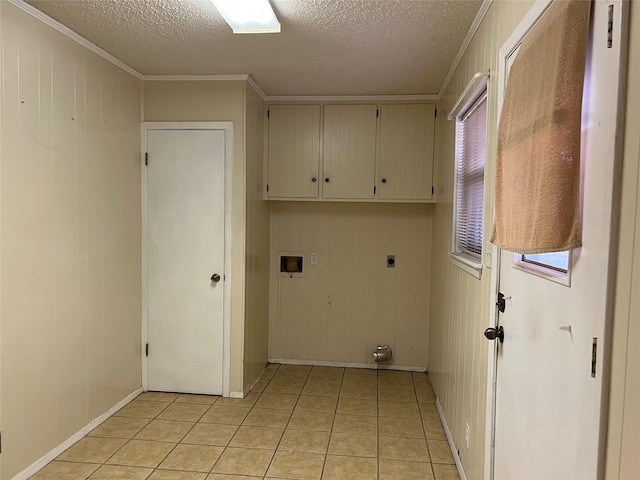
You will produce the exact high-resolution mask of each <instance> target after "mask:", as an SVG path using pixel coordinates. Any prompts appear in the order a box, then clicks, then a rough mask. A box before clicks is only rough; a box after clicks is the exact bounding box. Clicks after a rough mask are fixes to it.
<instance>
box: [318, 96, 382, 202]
mask: <svg viewBox="0 0 640 480" xmlns="http://www.w3.org/2000/svg"><path fill="white" fill-rule="evenodd" d="M376 111H377V106H376V105H325V106H324V130H323V145H324V147H323V155H322V196H323V197H324V198H356V199H364V198H373V187H374V185H375V162H376V128H377V115H376ZM325 179H329V182H328V183H327V182H326V181H325Z"/></svg>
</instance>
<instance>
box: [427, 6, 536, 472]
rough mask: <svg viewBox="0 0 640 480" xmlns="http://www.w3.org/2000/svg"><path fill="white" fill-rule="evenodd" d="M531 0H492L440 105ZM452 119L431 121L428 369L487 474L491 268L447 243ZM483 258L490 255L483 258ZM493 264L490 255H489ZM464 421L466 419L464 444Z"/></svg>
mask: <svg viewBox="0 0 640 480" xmlns="http://www.w3.org/2000/svg"><path fill="white" fill-rule="evenodd" d="M532 4H533V2H532V1H530V0H526V1H518V2H514V1H508V0H496V1H494V2H493V3H492V4H491V7H490V8H489V10H488V12H487V14H486V16H485V18H484V20H483V21H482V23H481V25H480V27H479V29H478V31H477V32H476V34H475V35H474V37H473V39H472V41H471V43H470V45H469V47H468V49H467V51H466V52H465V54H464V56H463V58H462V60H461V62H460V64H459V65H458V67H457V69H456V71H455V73H454V75H453V77H452V78H451V81H450V82H449V84H448V85H447V87H446V90H445V95H444V96H443V99H442V100H441V102H440V105H439V110H441V111H443V112H445V113H448V112H449V111H450V109H451V107H452V106H453V104H454V102H455V101H456V100H457V98H458V96H459V95H460V94H461V93H462V91H463V90H464V88H465V87H466V86H467V84H468V82H469V80H470V79H471V77H472V76H473V75H474V74H475V73H476V72H479V71H486V70H491V72H497V71H498V54H499V49H500V47H501V46H502V44H503V43H504V41H505V40H506V39H507V37H508V36H509V35H510V34H511V32H512V31H513V29H514V28H515V27H516V26H517V24H518V23H519V22H520V20H521V19H522V17H523V16H524V14H525V13H526V12H527V11H528V10H529V8H530V7H531V5H532ZM497 89H498V85H497V83H496V82H490V84H489V100H488V102H489V104H488V107H489V118H488V122H487V128H488V137H487V159H486V169H485V206H484V208H485V209H484V211H485V228H484V238H485V241H486V240H488V239H489V237H490V234H491V225H492V222H493V217H492V212H493V192H494V190H493V189H494V182H493V177H494V174H495V173H494V172H495V156H496V131H497V92H498V90H497ZM454 158H455V123H454V122H452V121H448V120H447V119H446V115H438V118H437V123H436V172H437V178H436V182H435V185H436V188H437V189H438V191H437V197H438V205H437V206H436V209H435V212H434V224H433V230H434V235H433V249H432V258H433V272H432V278H433V279H434V281H433V288H432V292H431V295H432V298H433V299H434V300H433V301H432V302H431V310H430V318H431V322H430V331H429V376H430V378H431V382H432V383H433V387H434V390H435V392H436V394H437V396H438V398H439V400H440V402H441V405H442V408H443V411H444V414H445V417H446V420H447V423H448V425H449V428H450V430H451V434H452V436H453V439H454V442H455V444H456V446H457V448H458V449H459V450H460V457H461V459H462V462H463V465H464V469H465V473H466V475H467V478H469V479H480V478H483V477H484V465H485V462H484V460H485V427H486V423H485V418H486V382H487V358H488V355H489V351H488V349H489V347H490V345H488V342H487V341H486V340H485V338H484V337H483V336H482V332H483V330H484V329H485V328H486V326H487V325H489V302H490V301H491V292H490V283H491V271H490V269H489V268H487V265H485V270H484V272H483V275H482V279H481V280H477V279H476V278H475V277H473V276H471V275H470V274H468V273H466V272H465V271H463V270H461V269H460V268H458V267H456V266H454V265H453V264H452V263H451V260H450V258H449V252H450V251H451V235H452V233H451V232H452V215H453V171H454ZM484 260H485V261H487V260H488V259H487V258H485V259H484ZM487 264H488V266H489V267H490V261H487ZM465 423H468V424H469V426H470V433H471V435H470V442H469V448H466V445H465V428H466V427H465Z"/></svg>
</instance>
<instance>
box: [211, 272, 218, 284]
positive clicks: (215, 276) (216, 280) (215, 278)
mask: <svg viewBox="0 0 640 480" xmlns="http://www.w3.org/2000/svg"><path fill="white" fill-rule="evenodd" d="M211 281H212V282H213V283H218V282H219V281H220V275H219V274H217V273H214V274H213V275H211Z"/></svg>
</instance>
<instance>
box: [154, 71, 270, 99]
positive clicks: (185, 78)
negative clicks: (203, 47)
mask: <svg viewBox="0 0 640 480" xmlns="http://www.w3.org/2000/svg"><path fill="white" fill-rule="evenodd" d="M143 80H144V81H145V82H224V81H245V82H247V83H248V84H249V85H251V86H252V87H253V89H254V90H255V91H256V93H257V94H258V95H260V97H261V98H262V99H263V100H266V99H267V94H266V93H264V91H263V90H262V88H260V85H258V84H257V83H256V81H255V80H254V79H253V77H252V76H251V75H249V74H247V73H240V74H237V75H144V76H143Z"/></svg>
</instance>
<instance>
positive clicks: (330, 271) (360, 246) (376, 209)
mask: <svg viewBox="0 0 640 480" xmlns="http://www.w3.org/2000/svg"><path fill="white" fill-rule="evenodd" d="M433 208H434V206H433V205H409V204H361V203H360V204H359V203H305V202H272V203H271V262H272V270H271V274H270V279H271V287H270V289H271V296H270V298H271V301H270V315H269V357H271V358H279V359H295V360H316V361H334V362H351V363H373V350H374V348H375V347H376V346H377V345H378V344H379V343H383V344H385V343H386V344H389V346H390V347H391V348H392V349H393V353H394V358H393V361H392V362H391V363H393V364H396V365H405V366H413V367H421V368H425V367H426V365H427V363H426V362H427V351H426V346H427V329H428V311H429V291H430V282H429V279H430V274H429V272H430V271H431V255H430V252H431V245H430V243H431V223H432V220H431V219H432V212H433ZM278 251H290V252H304V253H305V254H307V255H309V254H310V253H311V252H317V253H318V264H317V265H310V264H307V265H306V267H305V268H306V269H307V276H306V277H302V278H295V277H294V278H289V277H288V276H284V277H283V276H276V275H275V272H276V270H277V268H278V265H276V264H275V256H276V252H278ZM388 254H393V255H395V256H396V268H395V269H388V268H386V258H387V255H388ZM307 261H309V257H308V256H307Z"/></svg>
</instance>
